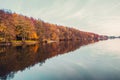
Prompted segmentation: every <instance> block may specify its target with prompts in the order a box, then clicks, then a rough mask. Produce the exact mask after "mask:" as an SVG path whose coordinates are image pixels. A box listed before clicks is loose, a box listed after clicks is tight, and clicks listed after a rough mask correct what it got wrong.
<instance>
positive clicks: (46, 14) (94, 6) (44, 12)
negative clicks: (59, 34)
mask: <svg viewBox="0 0 120 80" xmlns="http://www.w3.org/2000/svg"><path fill="white" fill-rule="evenodd" d="M0 9H10V10H12V11H13V12H16V13H19V14H23V15H26V16H29V17H30V16H32V17H34V18H37V19H38V18H39V19H42V20H44V21H45V22H49V23H54V24H58V25H64V26H68V27H74V28H77V29H79V30H83V31H88V32H94V33H98V34H101V35H114V36H120V0H0Z"/></svg>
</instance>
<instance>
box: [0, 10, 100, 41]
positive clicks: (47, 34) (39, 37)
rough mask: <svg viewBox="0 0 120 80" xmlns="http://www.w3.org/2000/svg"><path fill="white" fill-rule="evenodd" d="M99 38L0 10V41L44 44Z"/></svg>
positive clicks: (92, 34) (93, 34) (73, 29)
mask: <svg viewBox="0 0 120 80" xmlns="http://www.w3.org/2000/svg"><path fill="white" fill-rule="evenodd" d="M98 37H99V35H98V34H95V33H91V32H84V31H80V30H77V29H75V28H70V27H66V26H62V25H57V24H51V23H47V22H44V21H42V20H40V19H35V18H33V17H27V16H24V15H21V14H17V13H15V12H11V11H9V10H3V9H2V10H0V41H5V42H10V41H12V40H21V41H24V40H36V41H41V42H44V41H66V40H93V39H98Z"/></svg>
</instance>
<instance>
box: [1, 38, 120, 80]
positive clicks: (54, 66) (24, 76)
mask: <svg viewBox="0 0 120 80" xmlns="http://www.w3.org/2000/svg"><path fill="white" fill-rule="evenodd" d="M0 79H1V80H120V39H114V40H105V41H75V42H72V41H68V42H59V43H50V44H37V45H31V46H17V47H16V46H1V47H0Z"/></svg>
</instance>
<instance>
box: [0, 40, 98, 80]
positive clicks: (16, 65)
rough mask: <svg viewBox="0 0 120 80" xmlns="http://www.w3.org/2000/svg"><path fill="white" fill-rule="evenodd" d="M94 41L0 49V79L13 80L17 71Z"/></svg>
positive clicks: (4, 47) (3, 47)
mask: <svg viewBox="0 0 120 80" xmlns="http://www.w3.org/2000/svg"><path fill="white" fill-rule="evenodd" d="M94 42H96V41H85V40H84V41H75V42H74V43H73V42H72V41H68V42H59V43H51V44H40V45H32V46H18V47H11V46H2V47H0V78H1V79H3V80H6V79H7V78H13V77H14V74H15V73H16V72H17V71H23V70H24V69H26V68H29V67H31V66H34V65H35V64H37V63H40V64H42V63H45V60H46V59H49V58H52V57H55V56H57V55H60V54H65V53H68V52H70V51H74V50H76V49H78V48H80V47H81V46H83V45H87V44H90V43H94Z"/></svg>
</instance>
